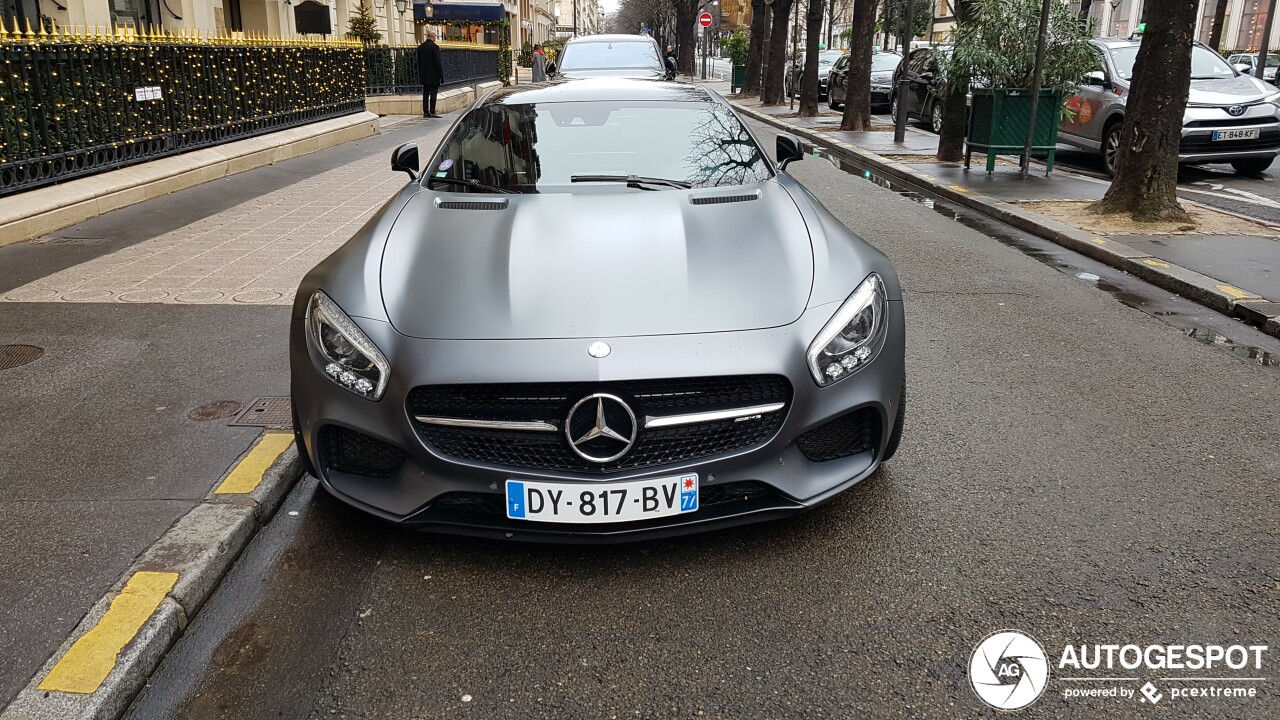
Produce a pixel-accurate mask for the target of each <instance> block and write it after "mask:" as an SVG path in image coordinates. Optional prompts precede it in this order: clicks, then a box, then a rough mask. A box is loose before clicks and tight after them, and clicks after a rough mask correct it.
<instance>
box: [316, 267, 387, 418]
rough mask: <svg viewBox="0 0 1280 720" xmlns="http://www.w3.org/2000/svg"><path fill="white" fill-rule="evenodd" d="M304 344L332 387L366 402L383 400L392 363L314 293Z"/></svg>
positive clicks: (326, 299)
mask: <svg viewBox="0 0 1280 720" xmlns="http://www.w3.org/2000/svg"><path fill="white" fill-rule="evenodd" d="M306 322H307V341H308V343H309V344H310V345H311V348H312V349H313V350H315V351H316V353H318V354H319V355H320V357H322V358H323V359H324V366H323V367H322V368H321V369H322V370H323V371H324V374H325V376H327V377H328V378H329V379H330V380H332V381H333V382H334V384H335V385H337V386H339V387H341V388H343V389H344V390H348V391H350V392H352V393H355V394H356V395H359V396H360V397H363V398H368V399H369V400H377V399H379V398H381V397H382V393H383V391H385V390H386V389H387V379H388V377H389V376H390V375H391V364H390V363H388V362H387V359H386V358H385V357H383V355H382V353H381V352H380V351H379V350H378V348H377V346H375V345H374V344H373V341H372V340H370V339H369V338H368V336H366V335H365V334H364V333H363V332H361V331H360V328H359V327H357V326H356V324H355V323H354V322H352V321H351V318H349V317H347V314H346V313H344V312H342V308H339V307H338V304H337V303H335V302H334V301H333V300H331V299H329V296H328V295H325V294H324V293H323V292H322V291H320V290H317V291H316V294H315V295H312V296H311V302H310V303H309V304H308V305H307V320H306Z"/></svg>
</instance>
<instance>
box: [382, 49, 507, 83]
mask: <svg viewBox="0 0 1280 720" xmlns="http://www.w3.org/2000/svg"><path fill="white" fill-rule="evenodd" d="M498 52H499V51H498V50H472V49H468V48H441V50H440V64H441V65H443V66H444V79H445V83H444V85H442V86H441V87H444V88H448V87H454V86H462V85H474V84H475V83H481V82H490V81H493V80H497V79H498ZM364 67H365V78H366V80H365V94H366V95H403V94H407V93H420V92H422V81H421V80H420V79H419V78H418V49H417V48H416V47H387V46H380V47H368V48H365V49H364Z"/></svg>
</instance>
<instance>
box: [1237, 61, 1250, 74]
mask: <svg viewBox="0 0 1280 720" xmlns="http://www.w3.org/2000/svg"><path fill="white" fill-rule="evenodd" d="M1236 70H1239V71H1240V72H1242V73H1244V74H1246V75H1248V74H1249V73H1250V72H1251V71H1252V70H1253V66H1252V65H1249V64H1248V63H1236Z"/></svg>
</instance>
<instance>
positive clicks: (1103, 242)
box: [1089, 237, 1107, 245]
mask: <svg viewBox="0 0 1280 720" xmlns="http://www.w3.org/2000/svg"><path fill="white" fill-rule="evenodd" d="M1089 239H1090V240H1092V241H1093V243H1094V244H1095V245H1106V244H1107V241H1106V240H1103V239H1102V238H1100V237H1096V238H1089Z"/></svg>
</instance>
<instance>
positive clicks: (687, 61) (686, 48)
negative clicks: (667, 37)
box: [674, 0, 698, 75]
mask: <svg viewBox="0 0 1280 720" xmlns="http://www.w3.org/2000/svg"><path fill="white" fill-rule="evenodd" d="M674 5H675V8H676V67H677V68H678V69H679V70H680V72H682V73H684V74H685V75H693V68H694V59H695V56H696V55H697V54H698V50H697V48H698V39H697V38H696V37H695V31H694V26H695V25H697V23H698V0H676V1H675V3H674Z"/></svg>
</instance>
